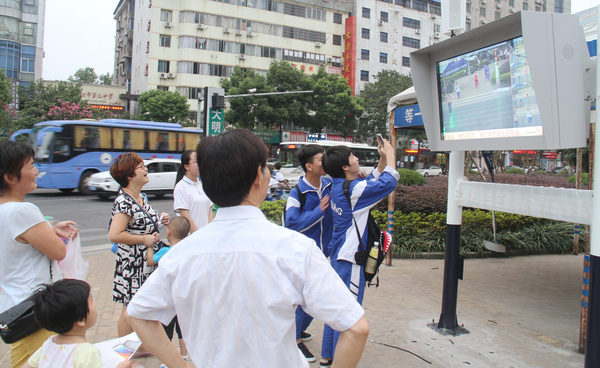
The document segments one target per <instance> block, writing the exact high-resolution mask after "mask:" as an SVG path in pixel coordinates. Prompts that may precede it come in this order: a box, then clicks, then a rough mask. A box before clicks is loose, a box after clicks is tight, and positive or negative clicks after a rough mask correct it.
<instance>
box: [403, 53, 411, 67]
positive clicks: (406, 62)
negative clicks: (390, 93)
mask: <svg viewBox="0 0 600 368" xmlns="http://www.w3.org/2000/svg"><path fill="white" fill-rule="evenodd" d="M402 66H405V67H408V68H410V58H409V57H406V56H402Z"/></svg>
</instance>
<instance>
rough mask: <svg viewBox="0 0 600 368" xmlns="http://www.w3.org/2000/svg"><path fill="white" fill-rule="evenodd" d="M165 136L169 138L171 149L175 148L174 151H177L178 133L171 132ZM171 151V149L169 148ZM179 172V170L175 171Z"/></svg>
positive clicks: (168, 142)
mask: <svg viewBox="0 0 600 368" xmlns="http://www.w3.org/2000/svg"><path fill="white" fill-rule="evenodd" d="M165 135H166V136H167V137H168V138H167V144H168V146H169V147H172V148H173V151H175V150H176V149H177V133H175V132H171V133H165ZM167 149H169V148H167ZM175 171H177V170H175Z"/></svg>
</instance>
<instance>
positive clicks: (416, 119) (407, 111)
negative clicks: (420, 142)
mask: <svg viewBox="0 0 600 368" xmlns="http://www.w3.org/2000/svg"><path fill="white" fill-rule="evenodd" d="M422 127H423V117H422V116H421V108H420V107H419V105H418V104H415V105H409V106H402V107H396V110H395V114H394V128H422Z"/></svg>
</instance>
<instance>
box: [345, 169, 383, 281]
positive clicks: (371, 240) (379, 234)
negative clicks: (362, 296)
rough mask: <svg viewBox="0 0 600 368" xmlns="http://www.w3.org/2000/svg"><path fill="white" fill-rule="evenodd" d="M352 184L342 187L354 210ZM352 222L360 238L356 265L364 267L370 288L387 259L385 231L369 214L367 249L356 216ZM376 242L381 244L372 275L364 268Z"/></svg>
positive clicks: (355, 255)
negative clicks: (351, 192) (350, 191)
mask: <svg viewBox="0 0 600 368" xmlns="http://www.w3.org/2000/svg"><path fill="white" fill-rule="evenodd" d="M351 182H352V180H346V181H345V182H344V184H343V185H342V189H343V190H344V195H346V199H347V200H348V204H349V205H350V208H351V209H352V202H351V200H350V193H349V190H350V183H351ZM352 220H353V222H354V227H355V228H356V235H357V236H358V244H360V249H359V250H358V251H357V252H356V253H355V254H354V261H356V264H358V265H361V266H363V273H364V275H365V281H366V282H367V284H368V285H369V286H370V285H371V281H372V280H373V279H374V278H375V276H376V275H377V273H378V271H379V266H381V264H382V263H383V260H384V259H385V255H386V253H387V252H386V251H387V249H385V250H384V248H385V247H384V243H385V235H384V234H383V230H381V228H380V227H379V225H378V224H377V221H376V220H375V218H374V217H373V215H372V214H371V212H369V217H368V219H367V246H366V247H365V246H364V245H363V242H362V239H361V237H360V231H359V230H358V225H357V224H356V219H355V218H354V215H352ZM375 242H378V243H379V254H378V256H377V263H376V265H375V272H373V273H372V274H371V273H367V272H366V268H365V267H364V266H365V265H366V264H367V259H369V253H371V249H372V248H373V246H374V245H375ZM375 286H379V277H377V282H376V283H375Z"/></svg>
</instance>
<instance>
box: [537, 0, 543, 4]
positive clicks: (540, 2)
mask: <svg viewBox="0 0 600 368" xmlns="http://www.w3.org/2000/svg"><path fill="white" fill-rule="evenodd" d="M535 3H536V4H539V5H544V0H535Z"/></svg>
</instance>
